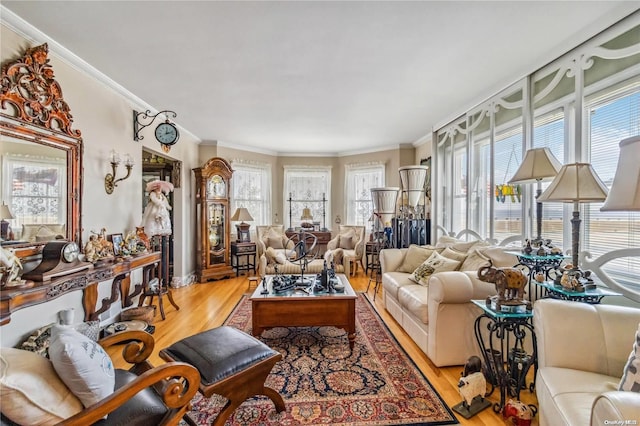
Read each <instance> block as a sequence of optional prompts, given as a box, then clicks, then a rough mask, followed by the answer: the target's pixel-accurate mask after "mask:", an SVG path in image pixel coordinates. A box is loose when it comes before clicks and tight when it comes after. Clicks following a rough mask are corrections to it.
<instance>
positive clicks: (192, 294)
mask: <svg viewBox="0 0 640 426" xmlns="http://www.w3.org/2000/svg"><path fill="white" fill-rule="evenodd" d="M350 281H351V285H352V287H353V288H354V290H356V291H357V292H365V291H366V290H367V286H368V283H369V277H368V276H366V275H365V274H364V272H362V270H360V271H359V272H358V273H357V274H356V276H353V277H350ZM248 284H249V281H248V279H247V276H240V277H237V278H231V279H227V280H220V281H211V282H207V283H196V284H192V285H190V286H187V287H182V288H177V289H172V292H173V298H174V300H175V302H176V303H177V305H178V306H180V310H179V311H176V310H175V309H174V308H173V306H171V304H169V303H168V300H167V299H166V298H165V301H164V302H165V303H164V305H165V313H166V319H165V320H162V319H161V317H160V314H159V312H156V319H155V322H154V325H155V333H154V337H155V341H156V346H155V350H154V352H153V355H152V356H151V358H150V360H151V362H152V363H153V364H154V365H160V364H162V363H164V361H163V360H162V359H160V357H159V356H158V351H159V350H160V349H162V348H164V347H167V346H169V345H171V344H172V343H174V342H176V341H178V340H180V339H182V338H184V337H187V336H190V335H192V334H195V333H198V332H200V331H204V330H209V329H211V328H213V327H216V326H219V325H221V324H222V323H223V322H224V320H225V319H226V318H227V316H228V315H229V314H230V313H231V311H232V310H233V308H234V307H235V306H236V305H237V303H238V302H239V301H240V298H241V297H242V295H243V294H246V293H249V289H248ZM252 288H253V287H252ZM368 295H369V296H370V297H369V299H370V300H372V301H373V285H371V287H370V289H369V291H368ZM373 305H374V307H375V309H376V310H377V312H378V313H379V314H380V316H381V318H382V319H383V321H384V322H385V323H386V324H387V326H388V327H389V329H390V330H391V332H392V333H393V334H394V336H395V337H396V339H397V340H398V342H399V343H400V344H401V345H402V347H403V348H404V350H405V351H406V352H407V354H408V355H409V356H410V357H411V359H413V361H414V362H415V364H416V365H417V366H418V368H419V369H420V370H421V371H422V372H423V374H424V375H425V376H426V377H427V378H428V379H429V381H430V382H431V383H432V384H433V386H434V388H435V389H436V390H437V391H438V393H439V394H440V396H441V397H442V398H443V399H444V401H445V402H446V403H447V404H448V405H449V407H453V406H454V405H456V404H457V403H459V402H460V401H461V400H462V398H461V396H460V394H459V393H458V387H457V383H458V379H459V378H460V373H461V372H462V367H461V366H458V367H445V368H438V367H436V366H434V365H433V364H432V363H431V362H430V361H429V359H428V358H427V356H426V355H425V354H424V352H422V350H420V349H419V348H418V347H417V346H416V345H415V344H414V343H413V341H412V340H411V338H410V337H409V336H407V334H406V333H404V331H403V330H402V329H401V328H400V326H399V325H398V323H397V322H396V321H395V320H394V319H393V318H392V317H391V316H390V315H389V314H388V313H387V312H386V310H385V309H384V306H383V303H382V291H381V290H380V291H379V292H378V295H377V297H376V300H375V303H374V304H373ZM120 351H121V349H120V348H119V347H116V348H114V349H112V350H111V351H110V354H111V356H112V357H113V360H114V364H115V365H116V366H124V365H125V363H124V361H123V360H122V356H121V355H120ZM532 370H533V369H532ZM530 374H532V373H530ZM499 398H500V395H499V392H498V391H497V390H496V391H494V392H493V395H491V396H490V397H489V399H490V400H491V401H492V402H496V401H498V400H499ZM520 398H521V400H522V401H523V402H525V403H527V404H537V400H536V398H535V394H532V393H530V392H529V391H528V390H524V391H522V392H521V394H520ZM456 417H458V419H459V421H460V423H461V424H462V425H487V426H489V425H496V424H504V422H503V420H502V416H501V415H499V414H496V413H494V412H493V410H492V409H491V408H487V409H486V410H484V411H482V412H481V413H479V414H477V415H476V416H474V417H472V418H471V419H469V420H466V419H464V418H463V417H462V416H460V415H459V414H456ZM533 424H534V425H537V419H534V422H533Z"/></svg>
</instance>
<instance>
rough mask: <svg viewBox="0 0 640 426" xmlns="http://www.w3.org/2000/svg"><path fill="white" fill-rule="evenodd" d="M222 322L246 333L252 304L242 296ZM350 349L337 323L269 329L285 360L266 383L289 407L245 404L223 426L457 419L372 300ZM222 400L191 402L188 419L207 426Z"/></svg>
mask: <svg viewBox="0 0 640 426" xmlns="http://www.w3.org/2000/svg"><path fill="white" fill-rule="evenodd" d="M225 324H227V325H230V326H233V327H236V328H239V329H240V330H244V331H246V332H248V333H250V332H251V302H250V301H249V299H248V298H247V297H246V296H245V297H243V298H242V300H241V301H240V302H239V303H238V305H237V306H236V308H235V309H234V311H233V312H232V313H231V315H229V318H227V320H226V322H225ZM356 330H357V337H356V342H355V347H354V349H353V352H350V351H349V342H348V339H347V336H346V333H345V331H344V330H341V329H337V328H335V327H292V328H283V327H279V328H274V329H271V330H267V331H265V332H264V333H263V335H262V340H263V341H264V342H265V343H266V344H267V345H269V346H270V347H272V348H274V349H276V350H278V351H280V353H282V355H283V360H282V361H280V362H279V363H278V364H277V365H276V366H275V367H274V369H273V370H272V372H271V374H270V375H269V378H268V379H267V385H268V386H270V387H272V388H273V389H275V390H276V391H278V392H279V393H280V395H282V397H283V399H284V402H285V405H286V407H287V409H286V411H285V412H283V413H279V414H278V413H276V411H275V408H274V406H273V403H272V402H271V400H269V399H268V398H266V397H256V398H252V399H249V400H247V401H245V402H244V403H243V404H242V405H241V406H240V407H239V408H238V409H237V410H236V411H235V412H234V413H233V415H232V416H231V417H230V418H229V420H228V421H227V423H226V424H227V425H319V424H333V425H445V424H457V423H458V421H457V420H456V418H455V416H454V415H453V413H452V412H451V410H450V409H449V407H447V405H446V404H445V403H444V401H443V400H442V399H441V398H440V396H439V395H438V393H437V392H436V391H435V390H434V389H433V387H432V386H431V384H430V383H429V381H428V380H427V379H426V378H425V377H424V376H423V374H422V373H421V372H420V370H418V368H417V367H416V366H415V364H414V363H413V361H412V360H411V359H410V358H409V357H408V356H407V354H406V352H405V351H404V350H403V349H402V347H401V346H400V345H399V344H398V342H397V341H396V340H395V338H394V337H393V336H392V335H391V333H390V332H389V329H388V328H387V327H386V325H385V324H384V323H383V322H382V320H381V319H380V317H379V316H378V314H377V313H376V312H375V310H374V309H373V307H372V306H371V304H370V302H369V301H368V300H367V299H366V298H365V297H364V296H363V295H359V297H358V300H357V303H356ZM225 401H226V400H225V399H224V398H222V397H218V396H214V397H213V398H210V399H205V398H203V397H202V396H201V395H200V394H199V393H198V394H197V395H196V397H195V398H194V400H193V410H192V411H191V417H192V419H193V420H195V421H196V422H197V423H198V424H200V425H208V424H211V422H212V421H213V419H214V418H215V417H216V416H217V414H218V412H219V411H220V409H221V408H222V406H223V405H224V403H225Z"/></svg>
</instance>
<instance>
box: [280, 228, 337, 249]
mask: <svg viewBox="0 0 640 426" xmlns="http://www.w3.org/2000/svg"><path fill="white" fill-rule="evenodd" d="M300 232H301V231H296V230H292V229H287V230H286V231H285V232H284V233H285V235H286V236H287V238H291V237H292V236H294V235H297V234H299V233H300ZM304 232H306V233H307V234H312V235H315V236H316V238H317V239H318V243H317V244H318V251H319V253H318V254H319V255H324V252H325V251H327V243H328V242H329V241H331V231H310V230H309V231H307V230H305V231H304Z"/></svg>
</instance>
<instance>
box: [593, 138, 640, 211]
mask: <svg viewBox="0 0 640 426" xmlns="http://www.w3.org/2000/svg"><path fill="white" fill-rule="evenodd" d="M600 210H601V211H640V136H634V137H631V138H627V139H624V140H622V141H621V142H620V159H619V160H618V168H617V169H616V175H615V177H614V178H613V183H612V184H611V190H610V191H609V195H608V196H607V200H606V201H605V203H604V205H603V206H602V208H601V209H600Z"/></svg>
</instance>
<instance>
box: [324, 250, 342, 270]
mask: <svg viewBox="0 0 640 426" xmlns="http://www.w3.org/2000/svg"><path fill="white" fill-rule="evenodd" d="M343 256H344V250H343V249H341V248H337V249H334V250H327V251H326V252H325V254H324V260H325V261H326V262H327V267H329V268H330V267H331V261H333V264H334V265H342V257H343Z"/></svg>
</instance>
